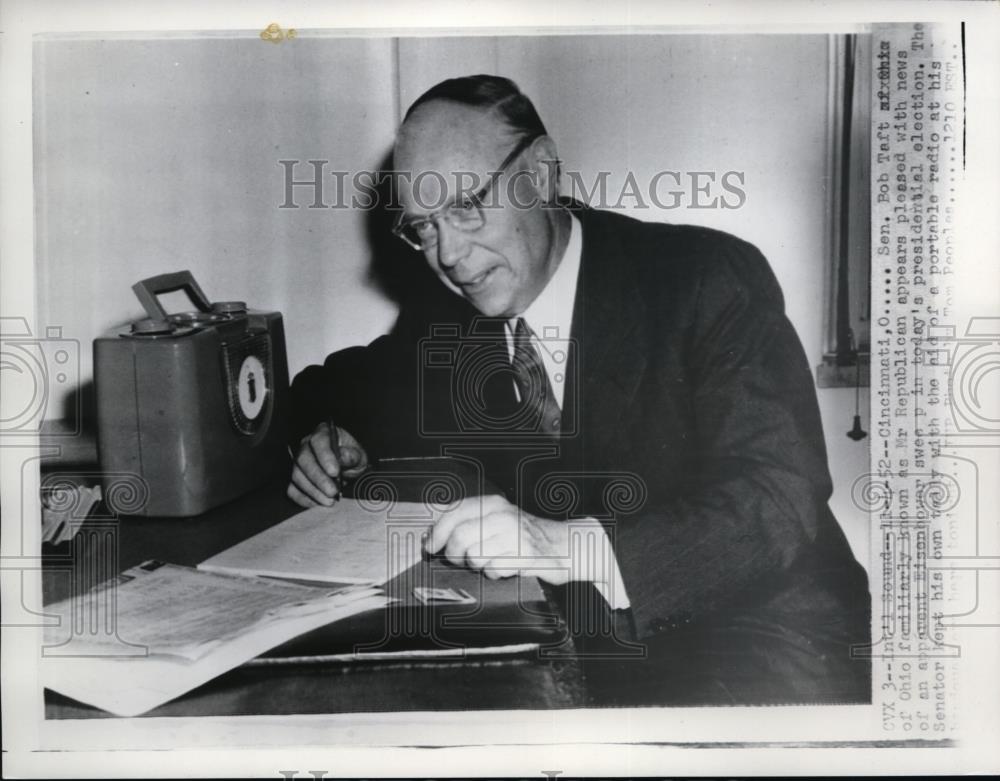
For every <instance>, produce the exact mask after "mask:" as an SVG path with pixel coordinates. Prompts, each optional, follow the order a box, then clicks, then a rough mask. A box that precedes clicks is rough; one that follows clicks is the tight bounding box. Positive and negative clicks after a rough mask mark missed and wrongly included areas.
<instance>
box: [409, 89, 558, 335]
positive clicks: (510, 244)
mask: <svg viewBox="0 0 1000 781" xmlns="http://www.w3.org/2000/svg"><path fill="white" fill-rule="evenodd" d="M519 145H520V146H523V150H522V151H521V152H519V153H517V154H515V157H514V158H513V159H512V160H510V163H509V165H508V168H507V170H506V172H505V173H503V174H501V175H499V176H496V177H494V178H493V180H492V183H491V184H490V185H489V194H488V196H486V197H485V198H484V201H485V205H484V207H483V208H482V209H481V210H480V212H481V214H482V215H483V217H484V220H485V222H484V224H483V225H482V226H481V227H478V228H476V229H474V230H464V229H462V228H461V227H456V226H455V225H454V224H452V222H450V221H449V220H448V219H447V218H445V217H444V213H443V212H442V209H446V208H447V207H449V206H452V205H454V206H462V205H463V204H467V203H468V201H469V200H470V196H471V195H472V194H473V193H476V192H481V191H482V189H483V187H484V186H486V184H487V183H488V182H490V181H491V179H490V175H491V174H494V173H495V172H496V171H497V170H498V167H499V166H500V165H501V163H502V161H503V160H505V159H506V158H507V157H509V156H510V154H511V153H512V152H515V151H516V150H517V149H518V146H519ZM393 158H394V163H395V165H394V167H395V169H396V171H397V172H399V173H400V174H401V175H402V176H403V177H405V179H404V181H405V182H406V184H404V185H403V186H402V187H401V188H400V202H401V205H402V207H403V211H404V219H407V220H419V219H428V218H429V219H431V220H432V222H433V226H432V227H429V229H428V230H429V231H430V232H431V233H433V235H434V238H435V239H436V243H435V244H433V246H428V247H426V248H425V249H424V255H425V257H426V258H427V261H428V263H429V264H430V265H431V267H432V268H433V269H434V271H435V272H436V273H437V275H438V276H439V277H440V278H441V280H442V282H444V284H445V285H447V286H448V287H450V288H451V289H452V290H454V291H456V292H458V293H459V294H461V295H463V296H465V297H466V298H467V299H468V300H469V301H470V302H471V303H472V304H473V305H474V306H475V307H476V308H477V309H479V311H481V312H482V313H483V314H486V315H489V316H503V317H512V316H514V315H517V314H520V313H521V312H523V311H524V310H525V309H526V308H527V306H528V305H529V304H530V303H531V302H532V301H533V300H534V299H535V297H536V296H537V295H538V294H539V293H540V292H541V290H542V289H543V288H544V287H545V284H546V283H547V282H548V280H549V279H550V278H551V276H552V273H553V272H554V271H555V268H556V266H557V265H558V263H559V260H560V259H561V257H562V252H563V250H564V248H565V243H566V240H567V239H568V217H567V216H566V214H565V213H564V212H562V211H561V210H557V209H553V208H549V207H550V204H551V202H552V201H553V200H554V198H555V194H556V176H555V160H556V150H555V144H554V143H553V141H552V139H551V138H549V137H548V136H547V135H546V134H545V128H544V126H543V125H542V123H541V120H540V119H539V118H538V114H537V113H536V112H535V110H534V107H533V106H532V105H531V101H530V100H528V99H527V98H526V97H525V96H524V95H522V94H521V93H520V91H519V90H518V89H517V87H516V85H514V83H513V82H511V81H510V80H509V79H501V78H499V77H495V76H470V77H465V78H462V79H450V80H448V81H446V82H442V83H441V84H438V85H437V86H435V87H432V88H431V89H430V90H428V91H427V92H425V93H424V94H423V95H422V96H421V97H420V98H418V99H417V100H416V101H415V102H414V104H413V105H412V106H411V107H410V109H409V110H408V111H407V113H406V118H405V120H404V121H403V124H402V126H401V127H400V129H399V133H398V134H397V139H396V147H395V150H394V154H393ZM434 228H436V232H435V230H434Z"/></svg>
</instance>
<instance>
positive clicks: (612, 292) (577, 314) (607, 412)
mask: <svg viewBox="0 0 1000 781" xmlns="http://www.w3.org/2000/svg"><path fill="white" fill-rule="evenodd" d="M575 213H576V215H577V216H578V217H579V219H580V222H581V225H582V228H583V257H582V260H581V264H580V277H579V281H578V283H577V290H576V299H575V302H574V307H573V325H572V338H573V340H574V341H573V346H572V350H573V352H574V354H575V355H574V360H575V366H574V371H573V372H571V374H570V377H571V379H572V380H573V381H574V382H575V387H574V388H573V392H572V393H571V394H570V398H571V403H572V404H574V405H575V409H574V411H575V413H576V420H577V421H578V423H579V425H580V427H581V429H582V432H583V433H584V436H585V438H586V441H587V442H588V443H590V444H589V445H588V447H592V446H594V445H606V444H608V443H609V442H610V441H611V440H612V439H613V438H614V437H615V435H616V433H618V432H619V431H620V423H621V418H622V416H623V414H624V412H625V410H627V409H629V407H630V406H631V404H632V401H633V399H634V397H635V394H636V391H637V390H638V388H639V384H640V382H641V379H642V375H643V372H644V371H645V368H646V355H645V353H644V351H643V349H642V342H641V337H642V335H643V334H642V327H641V326H642V323H643V322H644V311H643V303H642V302H643V297H642V296H641V295H639V290H638V282H637V280H636V279H635V276H634V273H633V272H632V263H631V262H630V261H631V259H629V258H626V257H625V248H624V247H623V246H622V243H621V240H620V237H619V235H618V233H617V231H616V230H615V225H614V224H613V220H612V219H609V216H610V215H602V214H600V213H599V212H594V211H592V210H590V209H586V208H581V209H579V210H577V211H575ZM568 411H569V410H567V412H568Z"/></svg>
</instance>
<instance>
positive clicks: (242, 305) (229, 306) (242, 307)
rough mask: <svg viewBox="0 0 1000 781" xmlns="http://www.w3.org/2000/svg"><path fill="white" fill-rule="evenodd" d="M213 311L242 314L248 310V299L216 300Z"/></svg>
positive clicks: (223, 313) (224, 313)
mask: <svg viewBox="0 0 1000 781" xmlns="http://www.w3.org/2000/svg"><path fill="white" fill-rule="evenodd" d="M212 311H213V312H215V313H216V314H220V315H242V314H244V313H245V312H246V311H247V302H246V301H216V302H214V303H213V304H212Z"/></svg>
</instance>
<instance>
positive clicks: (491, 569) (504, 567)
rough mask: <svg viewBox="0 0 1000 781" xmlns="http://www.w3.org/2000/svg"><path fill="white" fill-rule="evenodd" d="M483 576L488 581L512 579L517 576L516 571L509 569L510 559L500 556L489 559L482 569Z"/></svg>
mask: <svg viewBox="0 0 1000 781" xmlns="http://www.w3.org/2000/svg"><path fill="white" fill-rule="evenodd" d="M480 569H481V570H482V573H483V575H485V576H486V577H487V578H489V579H490V580H500V579H501V578H512V577H514V576H515V575H517V574H518V570H516V569H511V566H510V559H508V558H506V557H503V556H500V557H498V558H495V559H490V560H489V561H487V562H486V563H485V564H484V565H483V566H482V567H480Z"/></svg>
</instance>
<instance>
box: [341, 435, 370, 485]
mask: <svg viewBox="0 0 1000 781" xmlns="http://www.w3.org/2000/svg"><path fill="white" fill-rule="evenodd" d="M338 432H339V435H338V438H339V440H340V441H339V447H338V448H337V451H338V452H337V455H338V460H339V462H340V469H341V470H342V471H343V473H344V475H345V476H347V477H357V476H358V475H360V474H361V473H362V472H364V471H365V470H366V469H367V468H368V453H366V452H365V449H364V448H363V447H361V444H360V443H359V442H358V440H356V439H355V438H354V436H353V435H352V434H351V432H349V431H345V430H344V429H342V428H338Z"/></svg>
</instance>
